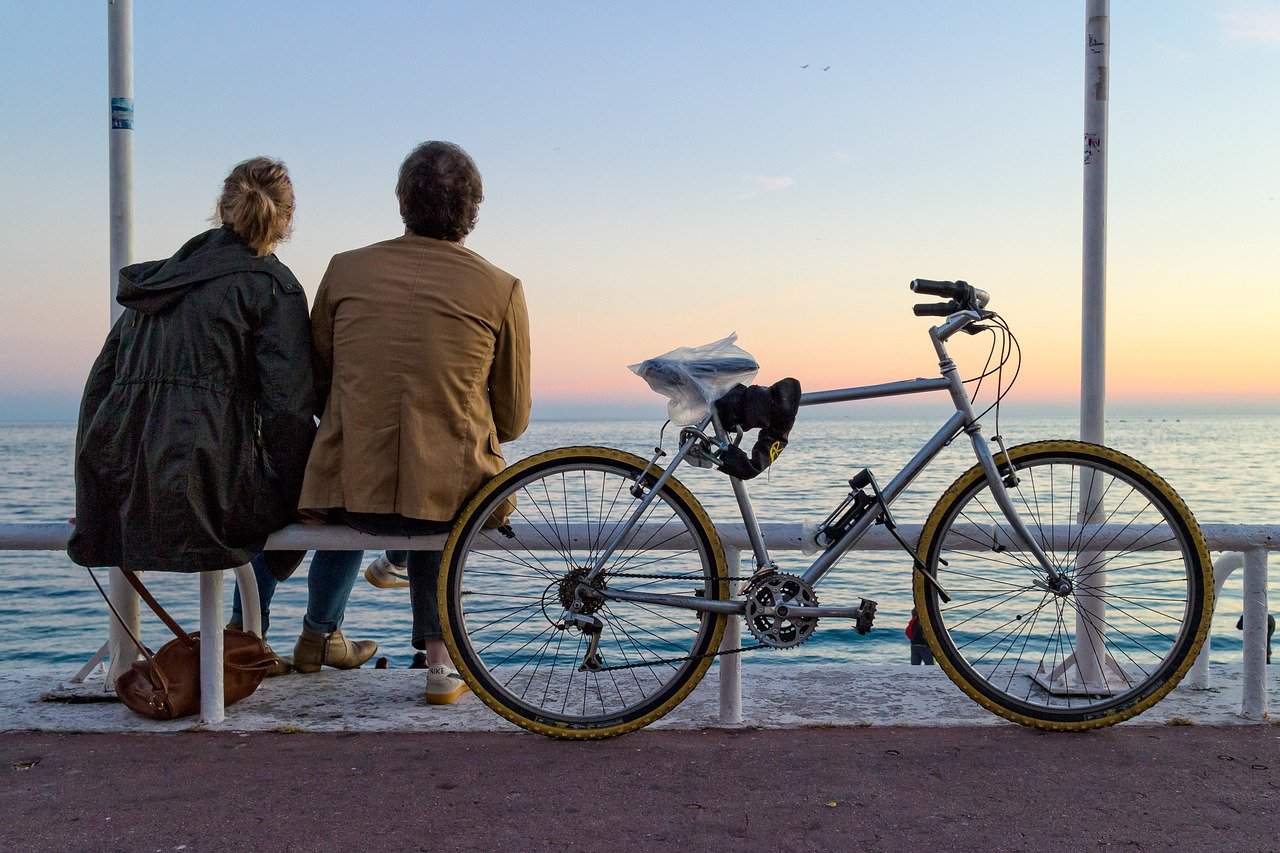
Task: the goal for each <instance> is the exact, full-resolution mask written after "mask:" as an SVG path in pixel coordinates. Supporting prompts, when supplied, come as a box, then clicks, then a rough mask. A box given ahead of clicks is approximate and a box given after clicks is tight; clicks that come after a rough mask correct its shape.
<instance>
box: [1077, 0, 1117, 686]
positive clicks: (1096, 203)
mask: <svg viewBox="0 0 1280 853" xmlns="http://www.w3.org/2000/svg"><path fill="white" fill-rule="evenodd" d="M1110 41H1111V13H1110V0H1086V3H1085V52H1084V61H1085V81H1084V260H1083V269H1082V278H1083V282H1082V285H1083V299H1082V312H1081V313H1082V323H1081V335H1080V439H1081V440H1082V441H1090V442H1093V443H1095V444H1101V443H1102V442H1103V438H1104V425H1103V418H1104V413H1105V411H1104V410H1105V406H1106V378H1107V374H1106V364H1107V358H1106V356H1107V349H1106V337H1107V335H1106V332H1107V329H1106V326H1107V87H1108V74H1109V73H1110V67H1109V66H1110V56H1111V48H1110ZM1093 486H1094V484H1093V483H1092V482H1090V483H1089V488H1086V487H1085V484H1084V483H1083V482H1082V483H1081V491H1080V496H1081V502H1080V506H1081V513H1080V519H1079V520H1080V523H1081V524H1089V523H1091V522H1093V521H1094V517H1095V516H1097V515H1099V514H1100V513H1101V509H1102V507H1101V506H1100V505H1096V504H1098V503H1099V501H1098V496H1093V495H1092V494H1091V493H1092V492H1093V491H1094V489H1093ZM1091 497H1093V500H1090V498H1091ZM1090 510H1092V513H1091V512H1090ZM1097 556H1100V555H1094V554H1080V555H1079V556H1078V558H1077V560H1078V562H1079V563H1080V564H1081V566H1082V568H1081V571H1080V572H1079V573H1078V575H1077V578H1076V583H1077V586H1088V587H1089V592H1090V593H1091V594H1090V595H1087V596H1078V597H1077V601H1078V602H1079V604H1080V610H1081V612H1079V613H1077V614H1076V634H1075V636H1076V655H1075V664H1076V671H1077V673H1078V674H1079V678H1080V681H1081V682H1082V683H1084V684H1096V683H1098V682H1099V681H1100V680H1101V678H1102V672H1101V669H1102V665H1103V663H1104V661H1102V660H1101V657H1102V650H1103V649H1104V648H1105V646H1104V644H1103V641H1102V636H1101V634H1102V632H1101V627H1102V626H1103V625H1105V624H1106V600H1105V598H1104V597H1103V596H1104V595H1105V591H1106V583H1107V580H1106V573H1105V572H1103V571H1090V570H1089V569H1088V566H1089V565H1090V564H1092V563H1095V562H1101V561H1100V560H1097V559H1096V557H1097ZM1095 652H1096V653H1095Z"/></svg>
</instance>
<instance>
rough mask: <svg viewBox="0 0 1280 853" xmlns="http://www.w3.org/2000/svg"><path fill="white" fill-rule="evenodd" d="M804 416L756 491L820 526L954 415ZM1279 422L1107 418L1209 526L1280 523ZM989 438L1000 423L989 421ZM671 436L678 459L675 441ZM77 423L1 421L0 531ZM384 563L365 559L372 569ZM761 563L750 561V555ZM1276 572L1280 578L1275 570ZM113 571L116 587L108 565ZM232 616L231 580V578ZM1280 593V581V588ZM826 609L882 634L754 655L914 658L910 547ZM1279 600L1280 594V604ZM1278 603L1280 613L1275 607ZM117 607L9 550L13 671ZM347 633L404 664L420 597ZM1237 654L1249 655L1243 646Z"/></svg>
mask: <svg viewBox="0 0 1280 853" xmlns="http://www.w3.org/2000/svg"><path fill="white" fill-rule="evenodd" d="M806 414H808V413H807V412H802V413H801V418H800V419H799V421H798V422H797V423H796V427H795V430H794V431H793V432H792V437H791V444H790V446H789V447H788V448H787V450H786V451H785V452H784V453H783V454H782V456H781V457H780V458H779V460H778V462H777V464H775V465H774V466H773V468H771V469H770V470H769V471H768V472H766V473H765V474H764V475H762V476H761V477H759V478H758V479H756V480H754V481H752V482H751V483H750V484H749V488H750V491H751V496H752V499H753V502H754V505H755V508H756V513H757V515H758V516H759V517H760V520H761V521H765V522H770V521H780V522H818V521H821V520H822V519H823V518H825V517H826V515H827V514H828V513H829V512H830V510H831V509H832V508H833V507H834V506H835V505H836V504H837V503H838V502H839V501H840V500H841V498H843V497H844V495H845V494H846V493H847V492H848V485H847V480H848V478H849V477H850V476H852V474H853V473H854V472H855V471H857V470H858V469H860V468H862V467H864V466H865V467H869V468H871V469H872V470H873V471H874V472H875V473H876V474H877V477H878V479H879V480H880V482H887V481H888V480H889V479H890V478H891V477H892V475H893V474H894V473H896V472H897V471H898V470H899V469H900V468H901V467H902V465H903V464H904V463H905V462H906V461H907V460H908V459H910V458H911V456H912V455H913V454H914V453H915V452H916V451H917V450H918V449H919V447H920V445H921V444H923V443H924V441H925V440H926V439H927V438H929V436H930V435H932V433H933V432H934V430H935V429H936V428H937V426H938V425H939V424H940V423H941V422H942V420H943V419H944V418H943V417H942V416H939V417H937V418H925V417H912V418H903V419H897V420H881V419H875V420H857V419H844V418H840V419H821V418H814V417H805V415H806ZM658 427H659V424H658V423H656V422H653V421H537V422H534V423H533V424H532V425H531V426H530V428H529V430H528V432H527V433H526V434H525V435H524V436H523V437H522V438H521V439H520V440H519V441H516V442H513V443H512V444H509V445H506V447H505V448H504V451H505V453H506V455H507V459H508V460H509V461H515V460H517V459H520V458H522V457H524V456H527V455H529V454H532V453H536V452H539V451H542V450H546V449H549V448H553V447H559V446H564V445H581V444H598V445H605V446H609V447H616V448H620V449H623V450H629V451H631V452H634V453H637V454H639V455H641V456H644V457H645V458H648V456H649V455H650V454H651V452H652V448H653V446H654V444H655V443H656V440H657V438H658ZM1277 427H1280V418H1277V417H1274V416H1257V415H1254V416H1245V415H1240V416H1188V417H1181V418H1177V417H1124V418H1112V419H1110V420H1109V421H1108V423H1107V443H1108V444H1109V445H1111V446H1113V447H1115V448H1116V449H1118V450H1121V451H1124V452H1126V453H1129V454H1131V455H1133V456H1135V457H1137V458H1138V459H1140V460H1142V461H1143V462H1145V463H1146V464H1147V465H1149V466H1150V467H1152V468H1154V469H1155V470H1156V471H1157V472H1159V473H1160V474H1162V475H1163V476H1164V477H1165V478H1166V479H1167V480H1168V481H1169V482H1170V483H1171V484H1172V485H1173V487H1174V488H1175V489H1176V490H1177V491H1178V492H1179V493H1180V494H1181V495H1182V497H1183V498H1184V499H1185V500H1186V502H1187V504H1188V506H1190V508H1191V510H1192V512H1194V513H1195V515H1196V517H1197V518H1198V519H1199V520H1200V522H1201V523H1212V522H1226V523H1238V524H1260V523H1267V524H1280V465H1278V464H1277V462H1276V459H1277V453H1278V452H1280V437H1278V431H1277ZM1001 428H1002V432H1003V434H1004V436H1005V440H1006V442H1007V443H1008V444H1009V445H1013V444H1016V443H1019V442H1024V441H1032V440H1036V439H1044V438H1075V437H1077V435H1078V428H1077V422H1076V420H1075V419H1074V418H1072V417H1053V418H1045V417H1041V418H1031V419H1017V420H1014V419H1003V423H1002V424H1001ZM987 431H988V433H989V432H990V431H991V426H988V427H987ZM673 438H674V437H673V434H672V431H671V430H668V432H667V436H666V444H667V449H668V451H670V450H671V447H672V444H673ZM74 444H75V425H74V424H67V423H63V424H7V425H6V424H0V522H22V521H27V522H33V521H64V520H66V519H67V518H69V517H70V516H71V515H72V514H73V513H74V506H75V494H74V478H73V469H72V450H73V447H74ZM973 463H974V458H973V453H972V450H971V449H970V448H969V446H968V443H967V442H959V441H958V442H955V443H954V444H953V445H952V446H951V447H948V448H947V449H946V450H944V451H943V452H942V454H941V455H940V456H939V457H938V459H937V460H936V461H935V462H934V463H933V465H931V466H930V467H929V468H928V469H927V470H926V471H925V472H924V473H923V474H921V475H920V477H919V478H918V479H917V480H916V481H915V482H914V483H913V484H912V486H911V488H910V489H909V490H908V491H907V492H906V493H905V494H903V496H902V497H901V498H900V499H899V500H898V502H897V503H896V504H895V505H894V513H895V515H896V517H897V518H898V520H899V521H901V522H904V523H911V522H917V523H918V522H923V521H924V519H925V517H926V516H927V514H928V512H929V510H930V508H931V507H932V506H933V504H934V503H935V502H936V501H937V499H938V497H939V495H941V494H942V492H943V491H944V490H945V488H946V487H947V485H948V484H950V483H951V481H952V480H954V479H955V477H957V476H958V475H959V474H960V473H961V472H962V471H964V470H965V469H967V468H968V467H969V466H971V465H972V464H973ZM679 476H680V478H681V479H682V480H683V481H684V482H685V483H686V484H687V485H688V486H689V487H690V488H691V489H692V491H693V492H694V494H696V495H697V497H698V499H699V500H700V501H701V502H702V503H703V505H704V506H705V507H706V508H707V510H708V511H709V513H710V515H711V517H712V518H713V519H715V520H717V521H736V520H738V516H737V508H736V505H735V504H734V501H733V494H732V492H731V491H730V488H729V482H728V480H727V479H726V478H725V477H724V476H723V475H720V474H717V473H715V472H713V471H704V470H699V469H695V468H692V467H685V468H682V469H681V470H680V474H679ZM374 556H375V555H374V554H373V553H368V554H366V555H365V558H366V561H368V560H371V559H372V558H373V557H374ZM773 556H774V558H775V559H776V561H777V562H778V564H779V567H780V568H781V569H782V570H783V571H793V572H800V571H803V569H804V568H805V567H806V566H807V565H808V563H809V562H810V561H812V559H813V558H812V557H805V556H804V555H802V554H801V553H799V552H797V551H779V552H777V553H775V554H774V555H773ZM744 562H747V563H749V560H748V561H744ZM1272 575H1273V577H1274V576H1276V575H1280V572H1274V571H1273V573H1272ZM99 577H100V579H102V580H103V581H104V583H105V578H106V572H105V571H100V572H99ZM147 584H148V585H149V586H150V587H151V588H152V589H153V590H154V591H155V593H156V596H157V597H158V598H159V599H160V600H161V602H162V603H164V604H165V606H166V607H168V608H169V609H170V610H171V612H172V613H173V614H174V615H175V617H176V618H177V619H178V620H179V622H181V623H182V624H184V625H185V626H188V627H189V628H191V629H193V630H194V628H195V627H196V626H197V625H198V622H199V616H198V612H199V611H198V606H197V596H198V592H197V586H198V584H197V580H196V578H195V576H193V575H183V574H163V573H156V572H153V573H148V575H147ZM227 586H228V591H227V595H228V612H230V611H229V608H230V602H229V597H230V586H231V584H230V583H228V584H227ZM1272 586H1273V588H1274V587H1275V586H1276V584H1274V583H1273V585H1272ZM306 594H307V584H306V569H305V564H304V566H303V568H301V569H299V571H298V573H297V574H295V575H294V577H293V578H291V579H290V580H289V581H287V582H286V583H284V584H281V586H280V588H279V590H278V591H277V593H276V597H275V600H274V602H273V603H272V607H271V626H272V628H271V636H270V637H269V639H270V640H271V641H272V642H274V644H275V645H276V647H277V648H278V649H279V650H280V651H281V652H282V653H288V651H289V650H290V649H291V648H292V645H293V640H294V638H295V637H296V634H297V631H298V629H299V627H300V624H301V619H302V613H303V610H304V609H305V606H306ZM819 594H820V596H821V600H822V601H823V602H824V603H832V604H835V603H856V602H857V600H858V599H859V598H860V597H866V598H873V599H875V600H877V601H878V602H879V612H878V614H877V617H876V623H875V629H874V630H873V631H872V632H871V633H870V634H868V635H866V636H859V635H858V634H855V633H854V631H853V629H852V626H851V624H850V622H849V621H848V620H838V619H824V620H822V622H821V623H820V625H819V627H818V631H817V633H816V634H815V635H814V637H813V639H811V640H810V641H809V642H807V643H806V644H804V645H803V646H800V647H799V648H796V649H793V650H789V651H785V652H756V653H754V657H753V662H758V663H777V664H795V663H803V662H813V661H847V662H854V663H856V662H859V661H861V662H905V661H907V660H908V659H909V648H908V644H907V640H906V638H905V637H904V635H903V628H904V627H905V625H906V623H907V620H908V618H909V617H910V612H911V606H912V604H911V562H910V559H909V558H908V557H907V556H906V555H905V554H903V553H901V552H894V551H865V552H859V551H854V552H851V553H849V554H848V555H846V556H845V558H844V559H843V560H841V562H840V563H839V564H838V565H837V568H836V570H835V571H834V572H833V573H832V574H831V575H828V576H827V578H825V579H824V580H823V582H822V584H821V585H820V587H819ZM1276 598H1277V597H1275V596H1273V599H1272V600H1276ZM1277 609H1280V608H1277ZM1239 614H1240V578H1239V576H1238V575H1237V576H1236V577H1235V578H1233V579H1232V581H1231V583H1229V584H1228V586H1227V589H1226V591H1225V593H1224V595H1223V597H1222V599H1221V600H1220V602H1219V604H1218V607H1217V611H1216V615H1215V618H1214V626H1213V636H1214V641H1213V642H1214V648H1215V650H1224V651H1225V656H1228V657H1229V656H1231V655H1232V651H1231V650H1238V649H1239V648H1240V633H1239V632H1238V631H1237V630H1236V629H1235V624H1236V619H1237V618H1238V617H1239ZM107 620H108V613H107V610H106V605H105V604H104V603H103V601H102V599H101V598H100V597H99V595H98V593H97V591H96V590H95V589H94V587H93V584H92V582H91V581H90V579H89V578H88V576H87V575H86V572H85V570H84V569H82V568H80V567H77V566H75V565H74V564H72V563H71V561H70V560H68V559H67V557H66V555H65V554H62V553H44V552H15V551H0V667H5V668H14V667H27V666H36V665H48V664H56V665H59V666H65V667H66V669H67V673H68V674H70V673H72V672H74V670H75V669H76V668H77V667H78V666H79V664H81V663H82V662H83V661H84V660H86V659H87V658H88V657H89V655H91V654H92V653H93V652H94V651H95V650H96V649H97V648H98V646H99V645H101V643H102V642H103V641H104V640H105V638H106V632H107ZM142 621H143V638H144V640H145V641H146V642H147V643H148V644H152V645H158V644H160V643H163V642H164V641H165V640H166V639H167V636H166V631H165V629H164V628H163V627H162V626H160V625H159V624H158V623H157V621H156V620H155V619H154V617H152V616H151V614H150V613H149V612H147V611H146V609H145V608H143V616H142ZM344 630H345V631H346V632H347V633H348V634H349V635H350V636H353V637H357V638H361V639H375V640H377V641H378V642H379V644H380V645H381V652H380V653H381V654H385V655H387V656H388V657H389V658H390V659H391V661H392V664H393V665H396V666H400V665H406V664H407V663H408V661H409V659H410V657H411V656H412V653H413V650H412V649H411V648H410V646H409V633H410V614H409V596H408V590H404V589H400V590H378V589H375V588H373V587H371V586H369V585H368V584H367V583H365V581H364V580H363V575H362V576H361V577H360V578H358V579H357V581H356V586H355V590H354V591H353V593H352V596H351V602H350V605H349V606H348V609H347V615H346V623H345V625H344ZM1235 653H1236V654H1238V651H1237V652H1235Z"/></svg>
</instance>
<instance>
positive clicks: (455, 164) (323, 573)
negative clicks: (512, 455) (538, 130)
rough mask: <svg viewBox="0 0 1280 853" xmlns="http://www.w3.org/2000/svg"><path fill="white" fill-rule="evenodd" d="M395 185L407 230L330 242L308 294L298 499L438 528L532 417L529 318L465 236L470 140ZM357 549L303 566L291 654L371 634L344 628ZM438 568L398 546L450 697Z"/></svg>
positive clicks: (389, 523)
mask: <svg viewBox="0 0 1280 853" xmlns="http://www.w3.org/2000/svg"><path fill="white" fill-rule="evenodd" d="M396 195H397V197H398V198H399V201H400V214H401V217H402V218H403V220H404V223H405V233H404V235H403V236H400V237H396V238H394V239H391V240H385V241H383V242H381V243H375V244H373V245H372V246H366V247H364V248H362V249H355V250H353V251H350V252H343V253H342V254H339V255H336V256H334V258H333V260H332V261H331V262H330V263H329V269H328V271H327V272H326V273H325V275H324V279H323V280H322V281H321V283H320V290H319V292H318V293H317V295H316V300H315V304H314V306H313V308H312V312H311V328H312V337H313V344H314V350H315V366H316V382H317V386H318V388H319V391H320V394H321V396H322V399H323V400H324V402H323V414H322V415H321V418H320V428H319V432H318V433H317V435H316V440H315V443H314V445H313V446H312V449H311V455H310V458H309V459H308V461H307V468H306V474H305V477H304V480H303V485H302V496H301V499H300V500H299V509H300V510H302V511H303V513H304V515H307V516H310V517H312V518H319V519H324V520H328V521H330V522H342V523H346V524H348V525H350V526H352V527H355V528H356V529H358V530H362V531H364V532H367V533H373V534H379V535H406V536H408V535H427V534H432V533H442V532H446V531H448V529H449V528H450V526H451V523H452V521H453V519H454V517H455V516H456V515H457V514H458V512H459V511H460V510H461V509H462V507H463V505H464V504H465V502H466V501H467V499H468V498H469V497H470V496H471V495H472V494H473V493H474V492H475V491H476V490H477V489H479V488H480V486H482V485H483V484H484V483H485V482H486V481H487V480H488V479H489V478H491V477H492V476H493V475H495V474H497V473H498V472H499V471H501V470H502V469H503V467H504V465H505V462H504V460H503V456H502V448H501V446H500V444H501V442H505V441H512V440H513V439H516V438H518V437H519V436H520V435H521V433H523V432H524V430H525V428H526V427H527V426H528V423H529V409H530V403H531V396H530V389H529V318H528V313H527V311H526V308H525V300H524V291H523V289H522V287H521V285H520V281H519V280H518V279H516V278H515V277H514V276H512V275H511V274H509V273H507V272H504V271H503V270H501V269H499V268H498V267H496V266H494V265H493V264H491V263H489V262H488V261H486V260H485V259H484V258H483V257H481V256H480V255H479V254H477V253H476V252H474V251H472V250H471V249H468V248H466V247H465V246H464V245H463V243H464V241H465V239H466V236H467V235H468V234H469V233H470V232H471V230H472V229H473V228H474V227H475V223H476V216H477V213H478V210H479V205H480V202H481V200H482V199H483V190H482V186H481V180H480V173H479V171H478V170H477V169H476V165H475V163H474V161H472V159H471V157H470V156H468V155H467V153H466V152H465V151H463V150H462V149H461V148H459V147H458V146H456V145H453V144H451V143H447V142H426V143H423V144H422V145H419V146H418V147H417V148H415V149H414V150H413V151H412V152H411V153H410V154H409V156H408V158H406V159H405V161H404V163H403V165H402V166H401V167H400V175H399V180H398V182H397V184H396ZM362 557H363V553H362V552H360V551H339V552H334V551H329V552H319V553H317V554H316V556H315V558H314V559H313V561H312V566H311V572H310V575H311V576H312V577H315V578H318V579H320V580H321V582H322V584H323V585H324V586H325V587H326V588H325V589H320V590H317V589H316V588H315V584H314V583H311V582H310V581H309V584H310V586H309V590H308V592H309V593H310V595H309V600H308V614H307V618H306V619H305V620H304V625H303V631H302V635H301V637H299V639H298V644H297V647H296V648H295V650H294V665H295V667H296V668H298V669H299V670H301V671H315V670H318V669H319V668H320V666H321V665H337V666H350V665H355V666H359V665H360V664H361V663H363V662H364V661H365V660H368V658H369V657H370V656H372V654H373V653H374V651H375V650H376V646H375V647H373V648H372V649H371V648H369V646H371V645H372V644H365V643H352V642H349V641H347V640H345V639H343V638H342V635H341V631H340V625H341V621H342V610H343V608H344V607H345V604H346V599H347V596H349V595H350V591H351V585H352V583H353V582H354V580H355V576H356V573H357V572H358V570H359V567H360V564H361V561H362ZM439 568H440V553H439V552H414V553H411V554H410V555H409V559H408V574H409V591H410V600H411V602H412V607H413V638H412V639H413V644H414V646H415V647H416V648H418V649H423V650H425V651H426V657H427V663H428V667H429V670H428V690H427V698H428V700H429V701H432V702H435V703H448V702H452V701H454V700H455V699H456V698H457V697H458V696H459V695H461V693H462V692H463V690H464V689H465V688H464V687H463V682H462V680H461V679H460V678H458V677H457V674H456V673H454V672H452V669H451V667H449V666H448V663H449V656H448V651H447V650H446V648H445V646H444V643H443V641H442V639H441V638H442V633H441V627H440V622H439V618H438V616H437V612H436V578H437V576H438V573H439ZM317 569H319V571H317ZM317 593H318V594H317ZM313 603H315V604H317V606H316V607H315V608H314V610H315V612H314V613H313V607H312V605H313ZM353 647H355V648H353Z"/></svg>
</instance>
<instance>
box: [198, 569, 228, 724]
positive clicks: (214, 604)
mask: <svg viewBox="0 0 1280 853" xmlns="http://www.w3.org/2000/svg"><path fill="white" fill-rule="evenodd" d="M222 648H223V636H222V572H201V573H200V722H202V723H220V722H222V721H223V720H224V719H225V718H226V716H227V712H226V706H225V698H226V697H225V695H224V692H223V690H224V689H223V681H222V665H223V651H222Z"/></svg>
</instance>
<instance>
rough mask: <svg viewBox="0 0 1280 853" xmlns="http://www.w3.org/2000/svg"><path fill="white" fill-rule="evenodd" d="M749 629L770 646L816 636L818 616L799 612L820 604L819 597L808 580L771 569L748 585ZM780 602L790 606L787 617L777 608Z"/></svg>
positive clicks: (789, 645) (783, 645) (790, 645)
mask: <svg viewBox="0 0 1280 853" xmlns="http://www.w3.org/2000/svg"><path fill="white" fill-rule="evenodd" d="M745 596H746V610H745V612H744V613H743V618H745V619H746V620H747V630H748V631H750V632H751V635H752V636H753V637H755V638H756V639H757V640H759V641H760V642H761V643H763V644H764V645H766V646H771V647H773V648H775V649H790V648H794V647H795V646H798V645H800V644H801V643H803V642H804V641H805V640H808V639H809V638H810V637H811V636H813V632H814V629H815V628H817V627H818V617H816V616H812V617H805V616H799V615H797V613H798V612H802V611H803V608H805V607H816V606H817V605H818V596H817V594H816V593H815V592H814V591H813V587H811V586H809V584H808V583H806V582H805V581H804V579H802V578H799V577H796V576H795V575H788V574H784V573H782V572H770V573H769V574H767V575H764V576H762V577H758V578H753V579H752V580H751V582H750V584H748V586H747V590H746V593H745ZM780 604H785V605H786V606H787V607H788V612H787V615H786V616H778V615H777V614H776V613H775V612H773V611H774V608H776V607H777V606H778V605H780Z"/></svg>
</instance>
